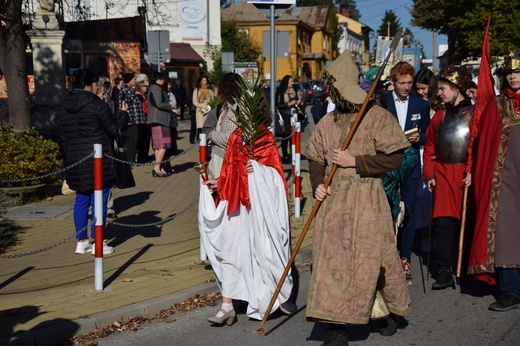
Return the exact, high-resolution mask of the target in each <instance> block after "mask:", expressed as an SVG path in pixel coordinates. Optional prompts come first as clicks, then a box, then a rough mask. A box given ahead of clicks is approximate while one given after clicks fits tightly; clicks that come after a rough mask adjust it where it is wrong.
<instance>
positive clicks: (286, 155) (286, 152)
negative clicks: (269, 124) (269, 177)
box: [280, 138, 291, 158]
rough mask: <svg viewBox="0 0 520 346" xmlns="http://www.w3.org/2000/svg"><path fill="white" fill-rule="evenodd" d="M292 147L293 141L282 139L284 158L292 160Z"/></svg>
mask: <svg viewBox="0 0 520 346" xmlns="http://www.w3.org/2000/svg"><path fill="white" fill-rule="evenodd" d="M290 145H291V139H290V138H289V139H282V140H281V145H280V146H281V147H282V156H283V157H284V158H290V154H291V150H288V149H287V148H289V147H290Z"/></svg>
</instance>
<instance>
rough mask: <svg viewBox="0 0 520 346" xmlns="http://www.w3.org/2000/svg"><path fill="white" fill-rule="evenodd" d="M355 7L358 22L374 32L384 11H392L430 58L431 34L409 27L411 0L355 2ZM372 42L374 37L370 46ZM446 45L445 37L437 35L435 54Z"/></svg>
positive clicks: (361, 0) (364, 0) (373, 38)
mask: <svg viewBox="0 0 520 346" xmlns="http://www.w3.org/2000/svg"><path fill="white" fill-rule="evenodd" d="M356 6H357V9H358V10H359V12H360V13H361V19H360V22H361V23H363V24H366V25H368V26H369V27H371V28H372V29H373V30H374V31H376V30H377V29H378V28H379V26H380V25H381V21H382V19H383V16H384V15H385V11H387V10H393V11H394V12H395V14H396V15H397V18H399V20H400V22H401V25H403V27H405V28H409V29H410V30H411V31H412V32H413V34H414V36H415V38H416V39H417V40H418V41H420V42H421V43H422V45H423V46H424V53H425V54H426V56H427V57H428V58H429V59H431V58H432V51H433V49H432V48H433V47H432V45H433V33H432V32H431V31H426V30H423V29H420V28H417V27H414V26H411V24H410V21H411V20H412V16H411V15H410V13H409V12H408V8H411V7H412V6H413V1H412V0H356ZM374 42H375V37H371V38H370V45H371V46H372V45H373V43H374ZM446 43H447V37H446V36H445V35H437V54H439V52H438V49H439V48H438V45H439V44H446Z"/></svg>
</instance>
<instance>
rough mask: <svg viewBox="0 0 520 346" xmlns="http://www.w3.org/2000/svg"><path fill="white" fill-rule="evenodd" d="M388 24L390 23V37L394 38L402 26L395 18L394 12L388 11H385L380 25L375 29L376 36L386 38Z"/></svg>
mask: <svg viewBox="0 0 520 346" xmlns="http://www.w3.org/2000/svg"><path fill="white" fill-rule="evenodd" d="M388 23H390V37H394V36H395V34H396V33H397V30H399V29H400V28H401V27H402V25H401V21H400V20H399V18H398V17H397V14H395V12H394V11H392V10H388V11H385V15H384V16H383V18H382V19H381V25H379V28H378V29H377V35H378V36H383V37H386V36H388Z"/></svg>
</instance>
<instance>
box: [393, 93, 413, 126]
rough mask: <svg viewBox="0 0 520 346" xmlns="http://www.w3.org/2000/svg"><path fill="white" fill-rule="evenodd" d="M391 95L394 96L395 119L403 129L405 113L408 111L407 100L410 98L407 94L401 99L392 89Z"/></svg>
mask: <svg viewBox="0 0 520 346" xmlns="http://www.w3.org/2000/svg"><path fill="white" fill-rule="evenodd" d="M392 97H393V98H394V103H395V110H396V112H397V120H399V125H401V129H403V131H404V126H405V125H406V114H407V113H408V100H409V99H410V96H407V97H406V98H405V99H404V100H401V99H400V98H399V97H398V96H397V95H396V93H395V91H392Z"/></svg>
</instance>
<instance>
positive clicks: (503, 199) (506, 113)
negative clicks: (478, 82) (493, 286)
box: [488, 96, 520, 268]
mask: <svg viewBox="0 0 520 346" xmlns="http://www.w3.org/2000/svg"><path fill="white" fill-rule="evenodd" d="M498 109H499V112H500V118H501V123H502V131H501V136H500V144H499V147H498V157H497V162H496V164H495V173H494V177H493V184H492V186H491V189H492V194H491V196H492V201H491V210H490V220H493V219H495V220H496V229H495V237H492V238H491V239H493V238H494V239H495V261H494V262H495V263H494V264H495V267H502V268H520V251H519V248H518V246H519V244H520V208H519V205H520V204H519V203H518V199H519V196H520V150H519V149H518V148H520V116H519V115H517V114H515V112H514V109H513V107H512V102H511V100H509V99H508V98H506V97H505V96H501V97H499V98H498ZM497 200H498V203H496V201H497ZM491 227H492V223H490V230H491ZM488 239H489V238H488Z"/></svg>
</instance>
